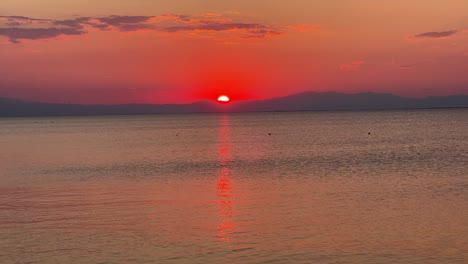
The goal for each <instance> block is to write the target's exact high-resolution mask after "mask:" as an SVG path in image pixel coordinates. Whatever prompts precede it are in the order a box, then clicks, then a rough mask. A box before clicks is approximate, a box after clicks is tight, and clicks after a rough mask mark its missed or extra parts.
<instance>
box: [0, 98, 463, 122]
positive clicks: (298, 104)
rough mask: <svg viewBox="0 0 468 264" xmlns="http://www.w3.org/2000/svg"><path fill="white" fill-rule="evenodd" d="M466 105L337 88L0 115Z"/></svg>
mask: <svg viewBox="0 0 468 264" xmlns="http://www.w3.org/2000/svg"><path fill="white" fill-rule="evenodd" d="M465 107H468V96H467V95H450V96H431V97H426V98H410V97H401V96H397V95H392V94H382V93H356V94H345V93H337V92H325V93H317V92H305V93H300V94H295V95H290V96H285V97H278V98H272V99H266V100H251V101H241V102H233V103H231V104H228V105H220V104H217V103H214V102H209V101H200V102H195V103H191V104H120V105H81V104H59V103H40V102H26V101H22V100H18V99H12V98H0V116H1V117H15V116H18V117H19V116H80V115H138V114H166V113H212V112H263V111H335V110H386V109H388V110H391V109H421V108H465Z"/></svg>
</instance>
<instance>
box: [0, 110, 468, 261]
mask: <svg viewBox="0 0 468 264" xmlns="http://www.w3.org/2000/svg"><path fill="white" fill-rule="evenodd" d="M0 263H2V264H9V263H12V264H19V263H21V264H23V263H25V264H26V263H72V264H73V263H96V264H110V263H169V264H170V263H174V264H175V263H177V264H178V263H187V264H188V263H190V264H191V263H203V264H205V263H356V264H357V263H359V264H363V263H364V264H365V263H392V264H394V263H405V264H408V263H460V264H461V263H468V110H466V109H465V110H463V109H458V110H457V109H449V110H405V111H403V110H401V111H353V112H295V113H233V114H188V115H182V114H172V115H171V114H167V115H146V116H96V117H42V118H3V119H0Z"/></svg>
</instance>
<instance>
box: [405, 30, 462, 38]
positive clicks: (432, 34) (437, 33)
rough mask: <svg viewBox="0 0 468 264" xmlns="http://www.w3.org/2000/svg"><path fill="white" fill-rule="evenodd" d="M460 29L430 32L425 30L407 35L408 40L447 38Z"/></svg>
mask: <svg viewBox="0 0 468 264" xmlns="http://www.w3.org/2000/svg"><path fill="white" fill-rule="evenodd" d="M459 32H460V31H458V30H448V31H431V32H425V33H421V34H417V35H414V36H410V37H408V40H424V39H426V40H427V39H443V38H449V37H452V36H454V35H456V34H457V33H459Z"/></svg>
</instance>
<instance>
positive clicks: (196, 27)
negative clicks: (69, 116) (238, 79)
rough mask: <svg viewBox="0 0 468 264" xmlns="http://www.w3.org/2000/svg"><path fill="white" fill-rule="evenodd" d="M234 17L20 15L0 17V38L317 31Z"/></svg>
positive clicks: (225, 38) (223, 37)
mask: <svg viewBox="0 0 468 264" xmlns="http://www.w3.org/2000/svg"><path fill="white" fill-rule="evenodd" d="M242 20H245V18H240V17H238V15H237V14H231V15H229V16H228V15H226V14H211V13H210V14H205V15H201V16H188V15H177V14H165V15H159V16H117V15H112V16H107V17H76V18H72V19H65V20H53V19H37V18H30V17H24V16H0V36H4V37H7V38H8V39H9V40H10V42H12V43H19V42H20V40H38V39H50V38H55V37H57V36H60V35H66V36H72V35H83V34H86V33H87V32H88V31H89V30H90V29H96V30H98V31H101V30H116V31H122V32H135V31H141V30H149V31H152V32H154V33H155V34H163V35H167V34H170V35H181V36H184V37H205V38H212V39H216V40H218V41H220V42H221V43H224V42H232V41H235V40H242V39H244V40H248V39H266V38H274V37H278V36H283V35H285V34H286V33H287V29H288V28H290V29H294V30H299V31H311V30H317V29H318V26H317V25H305V24H304V25H295V26H291V27H280V26H273V25H268V24H262V23H252V22H249V21H242Z"/></svg>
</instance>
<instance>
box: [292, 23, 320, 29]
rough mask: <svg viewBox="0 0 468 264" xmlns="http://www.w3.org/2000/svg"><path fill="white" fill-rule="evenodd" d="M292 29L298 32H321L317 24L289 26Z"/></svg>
mask: <svg viewBox="0 0 468 264" xmlns="http://www.w3.org/2000/svg"><path fill="white" fill-rule="evenodd" d="M289 28H290V29H292V30H296V31H319V30H320V25H316V24H299V25H292V26H289Z"/></svg>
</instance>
